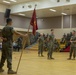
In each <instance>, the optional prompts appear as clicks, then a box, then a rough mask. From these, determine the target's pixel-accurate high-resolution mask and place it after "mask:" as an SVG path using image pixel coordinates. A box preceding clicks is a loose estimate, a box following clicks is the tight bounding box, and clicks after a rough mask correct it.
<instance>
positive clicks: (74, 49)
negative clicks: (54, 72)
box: [68, 30, 76, 60]
mask: <svg viewBox="0 0 76 75" xmlns="http://www.w3.org/2000/svg"><path fill="white" fill-rule="evenodd" d="M70 42H71V45H70V56H69V58H68V60H71V57H72V54H73V60H75V55H76V31H74V30H73V32H72V37H71V39H70Z"/></svg>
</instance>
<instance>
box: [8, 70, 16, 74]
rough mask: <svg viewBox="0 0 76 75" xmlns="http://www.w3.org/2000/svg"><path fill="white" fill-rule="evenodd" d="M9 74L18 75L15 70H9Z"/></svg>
mask: <svg viewBox="0 0 76 75" xmlns="http://www.w3.org/2000/svg"><path fill="white" fill-rule="evenodd" d="M8 74H16V72H15V71H13V70H11V69H9V70H8Z"/></svg>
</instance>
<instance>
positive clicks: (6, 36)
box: [0, 18, 27, 74]
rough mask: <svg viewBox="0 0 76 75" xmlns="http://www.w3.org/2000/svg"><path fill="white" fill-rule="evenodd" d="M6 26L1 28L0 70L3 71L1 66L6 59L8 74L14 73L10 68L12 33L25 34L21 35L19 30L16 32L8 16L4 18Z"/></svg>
mask: <svg viewBox="0 0 76 75" xmlns="http://www.w3.org/2000/svg"><path fill="white" fill-rule="evenodd" d="M6 23H7V24H6V26H5V27H4V28H3V29H2V39H3V42H2V56H1V62H0V72H3V71H4V70H3V66H4V63H5V60H6V59H7V67H8V74H16V72H15V71H13V70H12V49H13V34H14V33H15V34H16V35H20V36H24V37H25V36H27V35H23V34H21V33H19V32H16V31H15V30H14V29H13V27H12V19H11V18H8V19H7V20H6Z"/></svg>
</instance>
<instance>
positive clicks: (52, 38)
mask: <svg viewBox="0 0 76 75" xmlns="http://www.w3.org/2000/svg"><path fill="white" fill-rule="evenodd" d="M49 38H51V41H50V44H51V59H54V58H53V57H52V54H53V51H54V42H55V36H54V30H53V29H51V35H50V36H49Z"/></svg>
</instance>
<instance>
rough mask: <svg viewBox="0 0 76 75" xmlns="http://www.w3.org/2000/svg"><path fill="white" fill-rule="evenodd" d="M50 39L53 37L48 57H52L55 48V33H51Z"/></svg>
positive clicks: (49, 44) (49, 45)
mask: <svg viewBox="0 0 76 75" xmlns="http://www.w3.org/2000/svg"><path fill="white" fill-rule="evenodd" d="M49 39H51V40H50V41H49V43H48V58H49V56H50V58H51V59H52V54H53V50H54V35H53V34H51V35H50V36H49Z"/></svg>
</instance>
